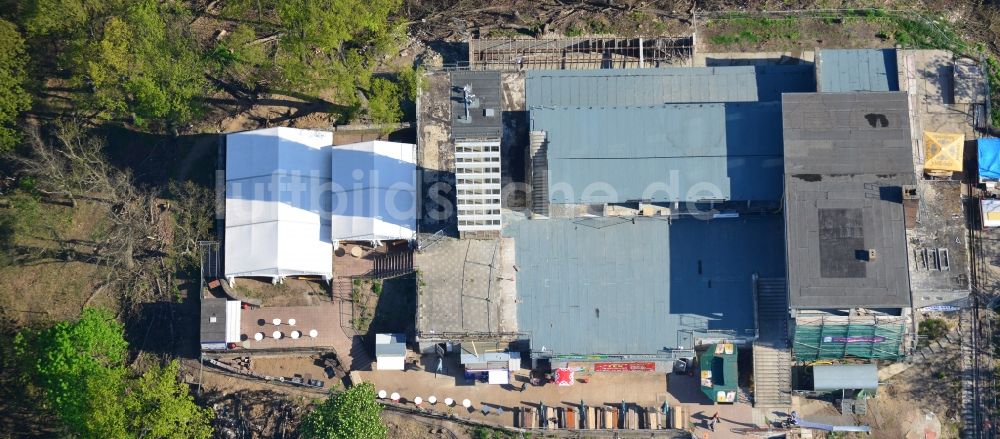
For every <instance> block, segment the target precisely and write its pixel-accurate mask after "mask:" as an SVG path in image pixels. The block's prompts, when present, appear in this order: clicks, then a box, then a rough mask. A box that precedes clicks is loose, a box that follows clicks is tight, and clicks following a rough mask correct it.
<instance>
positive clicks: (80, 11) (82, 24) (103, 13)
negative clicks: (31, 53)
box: [20, 0, 125, 38]
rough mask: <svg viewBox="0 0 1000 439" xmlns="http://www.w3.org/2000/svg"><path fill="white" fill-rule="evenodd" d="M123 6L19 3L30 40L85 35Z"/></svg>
mask: <svg viewBox="0 0 1000 439" xmlns="http://www.w3.org/2000/svg"><path fill="white" fill-rule="evenodd" d="M124 4H125V2H124V1H123V0H27V1H22V2H20V6H21V22H22V23H23V24H24V27H25V29H27V31H28V34H29V35H31V36H39V37H54V38H67V37H71V36H81V35H87V34H88V33H89V32H90V31H92V30H93V26H94V25H96V24H98V23H99V22H100V21H101V20H102V19H103V18H105V17H107V16H108V15H110V14H113V13H115V12H116V11H119V10H120V9H121V7H122V6H123V5H124Z"/></svg>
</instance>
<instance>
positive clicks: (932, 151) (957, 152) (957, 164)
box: [924, 131, 965, 172]
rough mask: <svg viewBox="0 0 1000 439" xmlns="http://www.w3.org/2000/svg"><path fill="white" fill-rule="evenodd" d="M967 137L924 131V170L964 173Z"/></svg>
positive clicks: (957, 134)
mask: <svg viewBox="0 0 1000 439" xmlns="http://www.w3.org/2000/svg"><path fill="white" fill-rule="evenodd" d="M964 150H965V135H964V134H961V133H935V132H932V131H924V169H927V170H929V171H954V172H962V154H963V151H964Z"/></svg>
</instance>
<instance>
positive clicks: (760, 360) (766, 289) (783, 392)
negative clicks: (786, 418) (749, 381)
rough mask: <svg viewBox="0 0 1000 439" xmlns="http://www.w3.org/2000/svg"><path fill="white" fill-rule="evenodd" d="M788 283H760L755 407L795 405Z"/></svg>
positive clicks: (766, 281) (766, 280)
mask: <svg viewBox="0 0 1000 439" xmlns="http://www.w3.org/2000/svg"><path fill="white" fill-rule="evenodd" d="M786 289H787V287H786V286H785V279H779V278H761V279H758V280H757V288H756V292H757V322H758V324H757V326H758V334H759V337H758V338H757V341H756V342H755V343H754V345H753V375H754V380H753V381H754V405H755V406H757V407H788V406H790V405H791V404H792V394H791V391H792V370H791V363H792V356H791V351H790V350H789V349H788V298H787V297H788V296H787V292H786Z"/></svg>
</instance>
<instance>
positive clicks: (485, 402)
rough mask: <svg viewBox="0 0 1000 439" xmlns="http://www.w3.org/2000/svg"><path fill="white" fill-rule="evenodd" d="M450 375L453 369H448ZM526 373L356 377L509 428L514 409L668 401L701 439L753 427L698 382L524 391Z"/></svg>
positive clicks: (640, 381)
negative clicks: (466, 403) (507, 380)
mask: <svg viewBox="0 0 1000 439" xmlns="http://www.w3.org/2000/svg"><path fill="white" fill-rule="evenodd" d="M446 370H451V368H447V367H446ZM456 370H457V368H456ZM527 373H528V371H527V370H521V371H519V372H515V373H514V377H513V378H514V380H513V382H512V384H513V385H512V386H499V385H491V384H483V383H474V384H469V383H467V382H466V381H465V380H464V378H462V377H456V376H453V375H448V374H442V375H435V374H434V373H430V372H425V371H423V370H407V371H405V372H404V371H363V372H356V373H355V377H356V378H360V379H361V380H363V381H370V382H372V383H373V384H375V388H376V389H377V390H385V391H386V392H388V393H390V394H391V393H392V392H398V393H399V394H400V396H401V402H403V403H404V404H406V405H410V406H412V404H413V402H412V401H413V399H414V398H415V397H417V396H419V397H421V398H422V399H423V400H424V401H427V399H428V397H430V396H434V397H436V398H437V400H438V403H437V404H435V405H430V404H428V403H426V402H424V403H423V404H422V406H421V407H422V408H423V409H425V410H431V411H437V412H441V413H452V414H454V415H455V416H458V417H467V418H471V419H477V420H484V421H489V422H494V423H502V424H505V425H514V414H513V409H514V408H516V407H525V406H533V407H534V406H537V405H538V404H539V403H540V402H542V403H544V404H545V405H546V406H551V407H577V406H578V405H579V404H580V401H581V400H582V401H583V402H584V403H585V404H586V405H588V406H608V407H618V406H619V404H621V402H622V401H625V402H626V403H628V404H630V405H637V406H640V407H660V406H662V404H663V402H664V401H666V402H667V403H668V405H669V406H670V407H677V406H679V405H683V406H684V407H685V408H686V409H687V411H688V413H690V414H691V416H690V418H689V425H690V426H693V427H694V428H695V430H694V432H695V437H697V438H699V439H701V438H703V437H709V438H745V437H746V436H743V435H740V434H735V433H732V432H730V431H729V429H731V428H739V427H750V426H752V423H751V407H750V405H748V404H735V405H714V404H713V403H712V402H710V401H709V400H708V398H707V397H705V396H704V395H703V394H702V393H701V391H700V389H699V387H698V381H697V379H696V378H695V377H690V376H686V375H677V374H670V375H667V374H663V373H655V372H631V373H596V374H594V375H592V376H591V379H590V382H589V383H586V384H583V383H577V384H575V385H573V386H569V387H559V386H556V385H554V384H548V385H545V386H541V387H534V386H531V385H528V386H527V387H526V389H525V390H524V391H523V392H521V391H519V389H520V386H521V383H523V382H525V381H526V380H527ZM445 398H452V399H454V400H455V401H457V402H456V404H455V407H451V408H449V407H447V406H445V405H444V403H443V402H442V401H444V399H445ZM463 399H469V400H470V401H471V402H472V410H471V411H469V410H466V409H465V408H463V407H461V405H460V404H461V401H462V400H463ZM483 406H489V407H491V409H493V408H496V407H501V408H503V410H504V412H503V414H502V415H497V414H496V413H495V411H492V412H491V413H490V414H488V415H483V413H482V412H481V409H482V407H483ZM716 412H718V413H719V417H720V419H721V421H722V422H721V423H720V424H719V425H717V426H716V431H715V432H711V431H709V430H708V429H707V428H705V425H706V424H705V422H706V421H707V419H708V418H710V417H711V416H712V415H713V414H715V413H716ZM706 435H707V436H706Z"/></svg>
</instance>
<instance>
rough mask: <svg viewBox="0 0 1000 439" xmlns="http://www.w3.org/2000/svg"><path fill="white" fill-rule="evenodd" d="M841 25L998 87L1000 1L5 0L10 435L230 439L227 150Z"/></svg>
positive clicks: (372, 427) (1, 356)
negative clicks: (221, 405) (709, 30)
mask: <svg viewBox="0 0 1000 439" xmlns="http://www.w3.org/2000/svg"><path fill="white" fill-rule="evenodd" d="M844 7H847V8H862V7H863V8H869V7H879V8H885V9H888V10H904V9H905V10H914V11H920V14H924V15H926V16H928V17H930V16H933V17H943V18H942V21H941V22H940V26H938V27H934V28H933V29H931V30H928V29H926V28H923V27H920V26H919V25H920V23H922V22H920V23H916V24H912V23H911V24H907V22H904V21H899V20H896V21H892V20H895V19H892V18H890V19H889V21H879V20H881V17H872V19H873V21H876V22H878V23H887V24H884V26H887V27H886V29H889V30H888V31H884V30H875V31H873V32H872V36H875V37H877V35H880V34H882V33H883V32H887V33H885V38H882V39H881V41H882V43H884V44H886V45H890V46H891V45H894V44H898V45H901V46H911V47H921V48H925V47H926V48H930V47H933V48H945V49H951V50H955V51H961V52H967V53H968V54H969V55H970V56H972V55H975V54H979V55H982V56H983V57H984V59H985V60H986V61H987V64H988V67H989V73H990V75H989V76H990V80H991V84H994V83H995V84H997V85H996V86H993V87H991V89H992V90H1000V63H998V62H997V59H1000V58H997V54H998V53H1000V44H998V41H1000V39H998V38H997V37H998V35H1000V6H998V5H997V4H996V3H995V2H991V1H979V0H975V1H939V2H938V1H928V2H917V1H909V0H906V1H903V0H900V1H880V2H867V1H850V0H847V1H834V0H829V1H827V0H755V1H750V2H743V1H733V0H695V1H682V0H660V1H652V0H650V1H638V0H541V1H526V0H501V1H496V2H482V1H475V0H454V1H452V0H0V332H2V337H0V413H2V415H0V437H49V436H75V437H101V438H133V437H135V438H138V437H157V438H159V437H163V438H167V437H171V438H173V437H176V438H207V437H215V435H216V433H215V424H216V421H215V416H214V411H213V407H212V404H210V403H209V402H208V401H207V400H206V399H205V398H203V397H200V396H199V395H196V392H194V391H193V387H192V386H191V385H189V381H188V380H186V379H185V377H184V375H185V373H184V371H183V370H182V369H183V367H182V365H181V362H180V361H181V360H182V359H183V358H188V359H193V358H196V350H197V346H196V344H197V343H196V341H195V339H196V337H197V335H196V334H192V332H193V331H195V330H196V329H197V328H195V326H196V325H195V324H194V322H196V321H197V309H196V308H192V302H194V301H186V300H185V299H186V297H187V295H188V292H189V291H190V290H192V289H197V287H198V285H197V283H198V280H199V279H198V277H199V273H198V269H199V247H198V245H199V244H198V243H199V241H208V240H214V239H216V237H215V234H216V231H215V221H216V215H215V211H216V208H215V203H216V199H217V198H216V193H215V190H216V189H215V175H214V170H215V169H216V163H215V161H216V151H217V145H218V137H219V136H218V134H219V133H222V132H230V131H239V130H243V129H252V128H261V127H269V126H283V125H292V126H294V125H295V124H307V123H308V124H312V125H313V126H323V127H325V128H330V127H332V126H342V125H349V124H358V125H363V126H367V127H375V129H376V130H382V132H383V133H384V134H388V132H389V131H391V130H393V129H395V127H397V126H398V124H399V123H400V122H407V121H409V122H413V119H414V115H413V111H414V105H415V101H416V100H417V98H418V94H419V90H420V87H421V82H422V79H421V78H422V77H423V75H424V72H425V69H431V68H440V67H441V65H442V63H445V64H446V63H448V62H451V61H454V59H455V58H456V56H461V55H463V54H462V53H461V47H462V46H461V42H462V41H464V40H465V39H466V38H469V37H473V36H482V37H494V38H501V37H539V36H545V35H549V36H551V35H564V36H576V35H582V34H606V33H615V34H636V33H640V34H641V33H656V34H680V33H690V32H691V31H692V29H693V26H695V25H696V23H695V21H696V20H695V17H696V12H698V11H737V12H740V13H743V12H747V11H760V10H776V11H797V10H801V9H832V8H844ZM901 15H902V14H901ZM731 18H734V19H735V21H728V22H726V24H725V25H723V26H720V27H718V28H716V29H717V30H716V31H715V32H716V35H718V36H717V37H716V38H715V39H713V40H710V41H708V42H707V43H706V44H709V45H711V48H714V49H717V50H726V49H729V50H745V49H747V48H748V47H750V46H752V47H754V48H757V49H768V48H772V49H773V48H776V47H777V48H780V49H781V50H785V49H787V47H786V46H788V45H789V44H791V45H793V46H794V45H797V46H796V47H805V48H809V47H813V46H816V45H822V43H816V42H815V41H799V40H802V39H804V38H805V37H802V35H804V34H801V33H799V31H796V30H795V29H791V30H789V29H790V28H789V26H792V27H795V26H801V27H808V26H809V23H808V22H806V21H796V22H794V23H792V24H789V22H786V21H779V22H774V21H767V20H771V19H764V21H761V19H757V18H746V17H743V16H739V17H731ZM825 19H827V18H826V17H819V18H817V20H825ZM875 19H879V20H875ZM739 20H743V21H739ZM776 23H777V24H776ZM719 29H721V30H719ZM776 29H779V30H780V32H779V31H776ZM879 29H882V28H879ZM942 29H944V30H943V31H942ZM942 35H943V36H942ZM872 36H869V39H870V37H872ZM800 37H802V38H800ZM809 38H813V37H812V36H810V37H809ZM878 38H881V37H878ZM792 40H794V41H792ZM875 41H876V43H877V42H878V41H879V40H878V39H876V40H875ZM995 114H1000V112H996V113H995ZM192 309H193V311H192ZM192 313H193V315H194V317H193V319H192V317H191V315H192ZM373 394H374V388H373V387H371V386H370V385H367V386H365V385H362V386H355V387H352V388H351V389H349V390H347V391H344V392H340V393H335V394H333V396H332V397H331V398H329V399H326V400H323V401H319V402H311V403H309V405H310V407H311V409H310V410H309V411H308V412H307V413H305V414H304V415H303V416H302V419H301V422H299V423H298V427H297V430H296V434H297V435H299V436H301V437H307V438H380V437H385V436H386V434H387V428H386V426H385V425H384V424H383V422H382V421H381V420H380V418H379V412H380V410H381V408H380V406H379V405H377V404H375V403H374V401H373V398H372V395H373Z"/></svg>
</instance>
